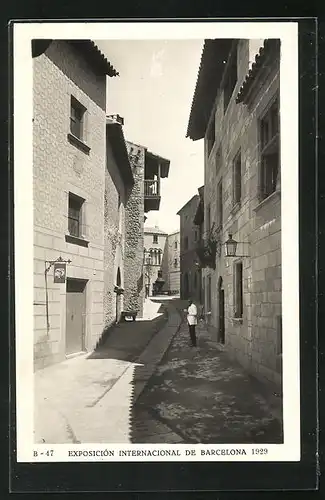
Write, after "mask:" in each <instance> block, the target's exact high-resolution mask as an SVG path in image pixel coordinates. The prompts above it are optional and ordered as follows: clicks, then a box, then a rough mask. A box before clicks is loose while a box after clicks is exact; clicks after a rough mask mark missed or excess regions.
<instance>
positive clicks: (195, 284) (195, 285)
mask: <svg viewBox="0 0 325 500" xmlns="http://www.w3.org/2000/svg"><path fill="white" fill-rule="evenodd" d="M196 287H197V273H195V274H194V289H196Z"/></svg>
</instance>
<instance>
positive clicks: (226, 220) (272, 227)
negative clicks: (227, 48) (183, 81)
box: [203, 40, 281, 384]
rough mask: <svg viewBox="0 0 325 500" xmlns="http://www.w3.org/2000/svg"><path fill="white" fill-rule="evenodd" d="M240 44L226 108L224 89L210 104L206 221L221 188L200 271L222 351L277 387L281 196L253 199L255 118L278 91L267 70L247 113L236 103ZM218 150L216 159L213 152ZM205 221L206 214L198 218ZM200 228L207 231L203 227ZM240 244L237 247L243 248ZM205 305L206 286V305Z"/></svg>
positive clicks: (242, 66)
mask: <svg viewBox="0 0 325 500" xmlns="http://www.w3.org/2000/svg"><path fill="white" fill-rule="evenodd" d="M251 42H252V41H249V40H241V41H240V42H239V45H238V52H237V58H238V81H237V85H236V87H235V89H234V92H233V96H232V98H231V100H230V103H229V106H228V108H227V110H226V112H224V103H223V92H222V91H221V90H220V89H219V92H218V95H217V98H216V102H215V105H216V106H215V117H216V137H215V144H214V146H213V148H212V150H211V153H210V155H209V157H208V154H207V148H205V193H204V200H205V210H207V206H208V205H209V204H210V206H211V221H212V222H213V221H215V222H216V221H217V220H218V185H219V182H220V181H222V187H223V195H222V201H223V221H222V228H221V229H220V232H219V233H218V238H220V241H221V243H222V247H221V255H220V256H217V258H216V269H215V270H212V269H206V270H204V271H203V276H204V282H205V284H206V285H207V282H208V277H209V276H210V277H211V306H212V307H211V316H210V317H209V322H210V324H211V325H212V326H213V327H215V328H218V321H219V310H218V302H219V300H218V299H219V293H218V283H219V280H220V278H222V280H223V288H224V293H225V330H226V334H225V339H226V345H227V346H228V348H229V352H231V353H232V354H233V356H234V357H236V358H237V359H238V360H239V361H240V362H241V363H242V365H243V366H244V367H245V368H247V369H248V370H250V371H252V372H254V373H256V374H257V375H258V376H260V377H261V378H263V377H266V378H267V379H269V380H270V381H273V382H275V383H277V384H280V380H281V377H280V367H281V354H280V350H281V346H280V344H281V341H280V336H279V328H280V326H279V325H280V323H281V233H280V230H281V214H280V195H279V193H276V194H274V195H272V196H271V197H269V198H268V199H267V200H265V201H264V202H263V203H260V200H259V165H260V156H259V131H258V127H259V121H258V120H259V117H260V116H261V114H262V113H263V110H264V109H265V107H266V106H267V105H268V103H269V102H270V101H271V99H272V98H273V97H274V95H275V93H276V92H277V90H278V88H279V67H278V64H277V63H276V62H275V63H274V65H273V67H270V68H269V74H268V76H267V80H266V81H265V82H264V84H263V85H261V88H260V90H259V94H258V95H257V97H256V99H255V104H254V105H253V106H252V107H251V108H249V109H248V108H247V106H245V105H243V104H236V102H235V98H236V95H237V93H238V91H239V88H240V86H241V85H242V82H243V81H244V79H245V76H246V74H247V72H248V70H249V67H250V64H251V61H252V57H253V56H252V47H255V49H256V51H257V50H258V48H259V46H260V42H259V43H255V44H252V43H251ZM239 150H240V151H241V162H242V163H241V165H242V196H241V202H240V204H239V205H234V201H233V162H234V159H235V156H236V154H237V153H238V151H239ZM218 151H219V152H221V156H220V157H219V156H218V155H217V152H218ZM205 224H207V217H205ZM205 230H207V226H205ZM229 233H232V235H233V238H234V239H235V240H237V241H239V242H240V244H239V246H238V249H237V254H238V255H239V256H240V257H239V258H238V259H234V258H228V259H227V258H226V257H225V254H224V243H225V241H226V240H227V238H228V234H229ZM242 242H243V243H244V244H242ZM237 261H242V263H243V285H244V288H243V309H244V310H243V318H242V319H241V320H239V319H237V318H235V314H234V305H235V304H234V266H235V264H236V262H237ZM207 302H208V297H207V286H205V304H207Z"/></svg>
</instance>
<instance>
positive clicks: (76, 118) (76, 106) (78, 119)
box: [70, 96, 86, 141]
mask: <svg viewBox="0 0 325 500" xmlns="http://www.w3.org/2000/svg"><path fill="white" fill-rule="evenodd" d="M85 111H86V108H85V107H84V106H83V105H82V104H80V102H78V101H77V99H75V98H74V97H73V96H71V110H70V131H71V134H72V135H74V136H75V137H77V138H78V139H80V140H81V141H82V140H83V135H84V133H83V132H84V130H83V129H84V115H85Z"/></svg>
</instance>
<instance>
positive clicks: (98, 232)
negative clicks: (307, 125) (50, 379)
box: [32, 40, 117, 368]
mask: <svg viewBox="0 0 325 500" xmlns="http://www.w3.org/2000/svg"><path fill="white" fill-rule="evenodd" d="M32 56H33V106H34V107H33V174H34V186H33V187H34V360H35V367H36V368H42V367H44V366H46V365H49V364H52V363H55V362H58V361H61V360H63V359H65V358H66V356H68V355H71V354H75V353H78V352H80V351H84V350H91V349H92V348H93V347H94V346H95V345H96V343H97V341H98V339H99V337H100V335H101V333H102V330H103V322H104V310H103V293H104V189H105V150H106V137H105V127H106V76H109V77H113V76H115V75H116V74H117V72H116V70H115V69H114V68H113V67H112V66H111V64H110V63H109V62H108V61H107V59H106V58H105V57H104V56H103V54H102V53H101V52H100V50H99V49H98V47H97V46H96V45H95V44H94V43H93V42H92V41H90V40H38V41H33V43H32ZM59 258H61V259H62V260H63V261H71V262H70V263H68V264H67V268H66V278H67V279H66V281H65V282H63V283H62V282H61V283H60V282H57V280H56V281H55V278H54V265H52V262H50V261H56V260H57V259H59ZM62 264H63V266H64V264H65V262H63V263H62ZM57 270H59V269H57ZM59 271H60V270H59Z"/></svg>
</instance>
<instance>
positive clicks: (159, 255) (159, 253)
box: [158, 250, 161, 265]
mask: <svg viewBox="0 0 325 500" xmlns="http://www.w3.org/2000/svg"><path fill="white" fill-rule="evenodd" d="M158 264H159V265H160V264H161V251H160V250H159V251H158Z"/></svg>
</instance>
